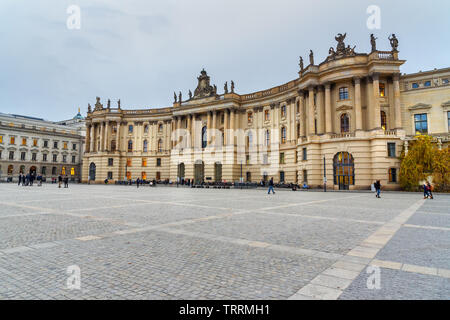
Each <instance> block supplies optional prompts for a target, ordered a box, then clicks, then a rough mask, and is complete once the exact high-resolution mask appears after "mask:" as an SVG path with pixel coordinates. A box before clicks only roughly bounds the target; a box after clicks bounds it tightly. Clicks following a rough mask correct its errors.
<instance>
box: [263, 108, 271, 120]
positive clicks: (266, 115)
mask: <svg viewBox="0 0 450 320" xmlns="http://www.w3.org/2000/svg"><path fill="white" fill-rule="evenodd" d="M269 120H270V115H269V110H266V111H264V121H269Z"/></svg>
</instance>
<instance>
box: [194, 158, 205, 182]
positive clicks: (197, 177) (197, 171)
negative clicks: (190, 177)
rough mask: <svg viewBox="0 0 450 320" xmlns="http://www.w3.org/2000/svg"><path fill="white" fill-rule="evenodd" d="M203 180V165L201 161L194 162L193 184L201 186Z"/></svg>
mask: <svg viewBox="0 0 450 320" xmlns="http://www.w3.org/2000/svg"><path fill="white" fill-rule="evenodd" d="M204 180H205V163H204V162H203V161H199V162H196V163H195V165H194V182H195V184H202V183H203V181H204Z"/></svg>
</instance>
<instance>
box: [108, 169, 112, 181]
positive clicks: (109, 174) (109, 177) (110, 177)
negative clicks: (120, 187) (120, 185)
mask: <svg viewBox="0 0 450 320" xmlns="http://www.w3.org/2000/svg"><path fill="white" fill-rule="evenodd" d="M112 179H113V173H112V172H111V171H109V172H108V180H112Z"/></svg>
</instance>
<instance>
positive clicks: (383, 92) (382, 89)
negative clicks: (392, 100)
mask: <svg viewBox="0 0 450 320" xmlns="http://www.w3.org/2000/svg"><path fill="white" fill-rule="evenodd" d="M385 96H386V85H385V84H384V83H380V97H382V98H384V97H385Z"/></svg>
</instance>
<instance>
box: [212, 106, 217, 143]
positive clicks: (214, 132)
mask: <svg viewBox="0 0 450 320" xmlns="http://www.w3.org/2000/svg"><path fill="white" fill-rule="evenodd" d="M216 126H217V111H216V110H214V111H213V118H212V125H211V129H212V132H211V138H212V139H214V146H216V145H217V144H216V140H217V137H216Z"/></svg>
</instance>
